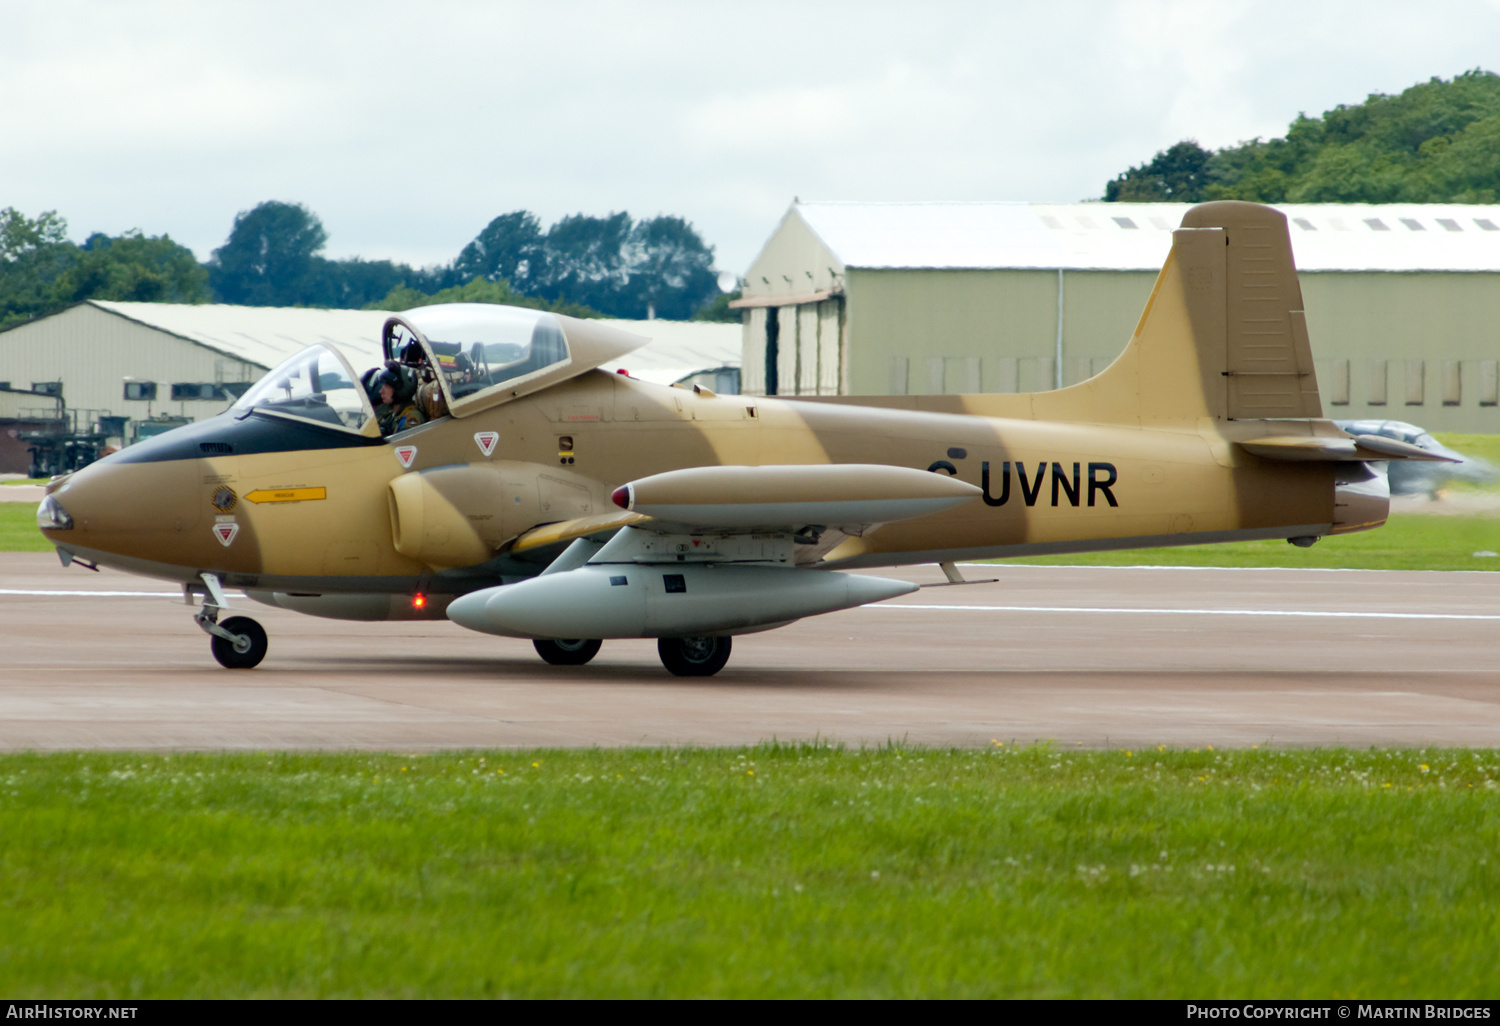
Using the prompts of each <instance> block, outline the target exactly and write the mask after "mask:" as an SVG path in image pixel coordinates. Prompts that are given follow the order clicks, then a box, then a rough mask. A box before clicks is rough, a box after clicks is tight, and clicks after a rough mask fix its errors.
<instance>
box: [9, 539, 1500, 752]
mask: <svg viewBox="0 0 1500 1026" xmlns="http://www.w3.org/2000/svg"><path fill="white" fill-rule="evenodd" d="M965 572H966V574H967V575H968V576H970V577H998V578H999V581H998V583H995V584H975V585H970V586H962V587H934V588H924V589H923V590H922V591H920V592H918V593H916V594H913V595H911V596H907V597H904V598H901V599H897V600H894V601H892V602H888V603H884V604H882V605H879V606H871V607H866V608H862V609H856V610H849V611H846V612H841V613H834V614H831V615H828V616H821V617H815V618H812V619H809V620H805V621H802V622H800V623H797V624H793V625H792V626H790V627H786V628H783V629H781V630H776V631H771V632H768V633H765V634H757V635H749V636H745V637H741V638H737V639H736V640H735V650H734V655H733V657H732V659H731V660H730V663H729V666H728V668H727V669H725V670H724V671H723V672H722V673H720V674H719V675H718V676H717V677H713V678H710V679H708V680H685V679H679V678H674V677H671V676H669V675H668V674H667V673H666V671H665V670H663V669H662V668H661V665H660V664H659V662H658V661H657V657H656V647H655V643H654V642H651V641H608V642H605V645H604V649H603V651H602V652H601V653H600V655H599V657H598V658H597V659H596V660H595V661H594V662H593V663H591V664H590V665H588V666H586V667H581V668H564V667H552V666H547V665H545V664H544V663H542V662H541V661H540V660H539V659H538V658H537V657H536V655H535V654H534V653H533V651H532V649H531V645H530V644H529V643H528V642H525V641H510V640H506V639H501V638H494V637H489V636H485V635H479V634H472V633H470V632H467V631H464V630H462V629H460V628H458V627H456V626H454V625H452V624H447V623H423V624H411V623H390V624H381V623H376V624H360V623H343V622H338V621H330V620H317V619H313V618H309V617H303V616H298V615H296V614H294V613H289V612H285V611H282V610H276V609H270V608H267V607H264V606H259V605H256V604H254V603H250V602H241V603H238V604H239V605H243V606H244V609H243V612H244V613H246V614H248V615H251V616H254V617H255V618H256V619H258V620H260V621H261V623H262V624H264V626H265V627H266V629H267V631H268V632H269V634H270V638H271V647H270V654H269V656H268V657H267V659H266V661H265V662H264V663H263V664H262V665H261V666H260V667H259V668H257V669H255V670H251V671H228V670H222V669H220V668H219V667H218V665H217V664H216V663H214V662H213V659H212V657H211V656H210V655H209V651H208V640H207V638H206V637H205V636H204V635H203V634H202V633H201V632H200V631H199V630H198V629H197V628H196V627H195V626H194V625H193V623H192V620H191V612H192V611H191V610H190V609H189V608H188V607H186V606H185V605H184V604H183V602H182V598H181V594H180V592H177V591H175V590H174V589H173V588H172V587H171V586H170V585H167V584H164V583H162V582H157V581H151V580H147V579H143V578H136V577H130V576H128V575H124V574H118V573H111V572H109V571H103V572H100V573H97V574H96V573H90V572H88V571H87V570H84V569H82V568H80V567H78V566H74V567H72V568H70V569H67V570H64V569H63V568H62V567H61V566H59V564H58V561H57V560H56V558H55V557H54V556H52V555H50V554H0V623H3V628H0V630H3V639H4V658H3V664H0V749H11V750H15V749H59V748H131V749H247V748H248V749H267V748H334V749H342V748H392V749H398V750H422V749H434V748H451V747H467V746H518V745H519V746H530V745H568V746H577V745H660V744H672V745H677V744H703V745H707V744H739V743H752V742H757V741H761V740H766V739H770V738H779V739H781V740H809V739H814V738H820V739H824V740H830V741H839V742H844V743H847V744H853V745H858V744H880V743H885V742H887V741H890V740H901V741H906V742H909V743H919V744H932V745H950V744H951V745H985V744H989V743H990V742H991V740H992V739H994V740H1002V741H1006V742H1014V741H1019V742H1032V741H1037V740H1042V739H1051V740H1053V741H1055V742H1056V743H1058V744H1059V745H1066V746H1075V745H1083V746H1086V747H1105V746H1111V747H1116V746H1124V747H1129V746H1142V745H1155V744H1167V745H1172V746H1199V745H1206V744H1212V745H1218V746H1226V745H1235V746H1248V745H1253V744H1261V745H1265V744H1271V745H1296V746H1305V745H1354V746H1365V745H1426V744H1440V745H1479V746H1495V745H1500V646H1497V645H1496V643H1495V639H1496V638H1497V637H1500V574H1495V573H1419V572H1366V571H1317V570H1309V571H1299V570H1192V569H1142V568H1131V569H1110V568H1059V567H1023V566H996V567H970V568H967V569H966V571H965ZM888 573H889V574H890V575H891V576H905V577H908V578H909V579H911V580H915V581H919V582H921V583H924V584H937V583H939V582H941V581H942V580H943V578H942V575H941V574H940V573H939V572H938V571H937V569H936V568H935V567H915V568H910V569H907V570H901V571H890V572H888ZM237 611H238V610H237Z"/></svg>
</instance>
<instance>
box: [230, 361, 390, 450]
mask: <svg viewBox="0 0 1500 1026" xmlns="http://www.w3.org/2000/svg"><path fill="white" fill-rule="evenodd" d="M230 409H231V410H233V411H242V412H244V413H248V412H249V411H251V410H260V411H264V412H268V413H276V414H280V415H282V416H286V417H296V418H298V419H300V420H311V421H315V422H317V423H319V424H326V425H328V426H330V427H336V428H343V429H344V430H346V431H354V432H357V433H359V434H363V435H367V434H370V433H371V432H372V431H373V430H374V427H373V425H374V422H375V410H374V408H373V407H371V405H370V400H369V397H368V396H366V395H365V390H364V388H362V387H361V386H360V384H359V382H358V381H357V380H356V379H355V376H354V371H353V370H352V369H350V367H349V363H348V361H347V360H345V359H344V357H343V355H342V354H341V353H339V352H338V351H337V350H335V349H332V348H330V347H329V346H327V345H324V344H323V343H321V342H320V343H318V344H316V345H311V346H308V347H307V348H306V349H304V350H302V352H300V353H297V354H295V355H294V356H291V357H289V358H287V359H286V360H284V361H283V362H282V363H281V364H280V365H278V366H277V367H276V368H275V369H274V370H272V371H271V372H270V373H269V374H267V375H266V376H265V377H263V378H261V379H260V380H259V381H257V382H256V383H255V384H254V385H252V386H251V387H250V389H249V391H247V392H246V393H245V394H244V395H242V396H240V398H239V400H238V401H236V402H235V404H234V405H233V406H231V407H230Z"/></svg>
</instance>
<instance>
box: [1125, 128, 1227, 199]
mask: <svg viewBox="0 0 1500 1026" xmlns="http://www.w3.org/2000/svg"><path fill="white" fill-rule="evenodd" d="M1210 156H1211V154H1210V153H1209V151H1208V150H1205V149H1204V148H1203V147H1202V146H1199V145H1198V143H1197V142H1196V141H1194V140H1192V139H1184V140H1183V141H1182V142H1180V143H1178V144H1177V145H1175V146H1173V147H1171V148H1170V149H1166V150H1163V151H1162V152H1160V153H1158V154H1157V155H1156V156H1155V157H1152V158H1151V162H1150V163H1149V164H1142V165H1141V166H1140V167H1133V168H1131V169H1130V170H1129V171H1126V172H1125V173H1124V174H1123V175H1120V176H1119V177H1118V178H1116V179H1115V180H1114V181H1112V182H1110V183H1109V184H1108V185H1106V186H1105V187H1104V200H1105V202H1106V203H1117V202H1118V203H1196V202H1198V201H1199V200H1202V199H1203V198H1204V191H1203V190H1204V188H1205V187H1206V186H1207V185H1208V173H1207V172H1208V159H1209V157H1210Z"/></svg>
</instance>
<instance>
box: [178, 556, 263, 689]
mask: <svg viewBox="0 0 1500 1026" xmlns="http://www.w3.org/2000/svg"><path fill="white" fill-rule="evenodd" d="M198 576H199V577H201V578H202V579H203V587H202V589H199V588H198V586H197V585H193V584H188V585H184V586H183V589H182V590H183V595H184V597H185V598H186V599H187V600H188V603H189V604H190V605H191V604H192V600H193V596H194V595H195V594H197V593H198V592H199V591H200V590H201V591H202V592H203V608H202V609H200V610H198V612H197V613H195V614H194V615H193V622H194V623H196V624H197V625H198V626H199V627H202V628H203V630H204V632H205V633H207V634H208V635H209V637H210V640H209V643H208V647H209V650H210V651H211V652H213V654H214V658H215V659H217V660H218V661H219V665H220V666H223V667H224V668H226V669H230V670H248V669H250V668H251V667H253V666H256V665H258V664H259V663H260V661H261V660H262V659H264V658H265V657H266V649H267V648H268V647H269V643H268V642H267V640H266V629H265V628H264V627H262V626H261V625H260V624H258V623H256V622H255V621H254V620H252V619H250V618H249V617H248V616H231V617H230V618H229V619H227V620H225V621H224V622H223V623H220V622H219V612H220V611H221V610H222V609H224V608H225V607H227V606H228V605H229V600H228V599H226V598H225V597H224V588H223V586H222V585H220V583H219V578H218V576H217V575H215V574H199V575H198Z"/></svg>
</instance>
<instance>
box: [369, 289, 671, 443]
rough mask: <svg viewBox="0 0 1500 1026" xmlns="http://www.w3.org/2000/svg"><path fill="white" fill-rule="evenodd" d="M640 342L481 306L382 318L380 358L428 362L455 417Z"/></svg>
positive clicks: (583, 325) (569, 321)
mask: <svg viewBox="0 0 1500 1026" xmlns="http://www.w3.org/2000/svg"><path fill="white" fill-rule="evenodd" d="M645 342H646V339H644V338H640V337H639V336H636V335H630V334H627V333H625V332H623V331H616V330H614V329H612V328H607V327H604V326H603V325H599V324H595V323H592V322H590V321H582V320H577V319H575V318H572V317H561V316H558V315H556V314H550V313H547V312H545V311H542V310H528V309H523V308H521V307H513V306H495V305H492V304H485V303H445V304H439V305H437V306H424V307H419V308H417V309H415V310H410V311H408V312H406V313H403V314H399V315H397V316H395V317H392V318H390V319H389V320H387V321H386V322H385V331H384V346H385V355H386V359H388V360H400V361H401V362H402V363H404V364H407V365H409V366H419V365H421V364H422V363H423V362H426V363H427V364H428V365H430V366H431V367H432V369H433V370H434V371H435V372H436V378H437V379H438V381H439V383H440V386H441V388H442V390H443V395H444V397H445V398H446V400H447V405H448V410H449V412H451V413H452V414H453V415H454V416H456V417H463V416H467V415H468V414H470V413H476V412H478V411H479V410H482V409H486V408H488V407H490V406H494V405H495V404H497V403H501V402H504V401H506V400H508V399H514V398H517V397H519V396H522V395H527V394H529V393H531V392H536V391H539V390H540V389H543V388H546V387H547V386H549V385H554V384H556V383H558V382H559V381H565V380H567V379H568V378H571V377H574V376H575V375H578V374H581V373H583V372H584V371H586V370H591V369H592V368H594V367H597V366H598V365H599V364H601V363H603V362H604V361H605V360H609V359H613V358H615V357H617V356H622V355H624V354H625V353H628V352H630V351H631V350H633V349H636V348H639V347H640V346H641V345H643V344H645Z"/></svg>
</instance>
